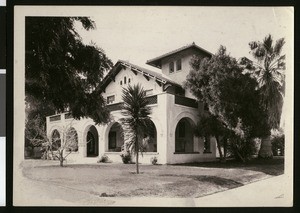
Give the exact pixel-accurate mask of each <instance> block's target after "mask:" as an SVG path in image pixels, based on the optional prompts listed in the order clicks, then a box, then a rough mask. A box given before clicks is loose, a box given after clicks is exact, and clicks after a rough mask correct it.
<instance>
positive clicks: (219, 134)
mask: <svg viewBox="0 0 300 213" xmlns="http://www.w3.org/2000/svg"><path fill="white" fill-rule="evenodd" d="M228 134H229V131H228V129H226V128H225V127H224V125H223V124H222V123H221V122H220V120H218V118H217V117H216V116H214V115H207V116H203V117H201V118H200V121H199V122H198V123H197V126H196V128H195V135H196V136H198V137H205V138H210V137H215V138H216V142H217V148H218V152H219V155H220V161H221V162H226V152H225V150H226V148H225V147H226V146H224V153H223V152H222V149H221V138H222V139H224V140H227V139H226V138H227V137H226V135H228ZM224 136H225V137H224ZM223 137H224V138H223ZM224 140H223V141H224Z"/></svg>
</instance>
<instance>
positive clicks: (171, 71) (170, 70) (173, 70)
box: [169, 61, 175, 74]
mask: <svg viewBox="0 0 300 213" xmlns="http://www.w3.org/2000/svg"><path fill="white" fill-rule="evenodd" d="M174 72H175V67H174V61H171V62H170V63H169V73H170V74H172V73H174Z"/></svg>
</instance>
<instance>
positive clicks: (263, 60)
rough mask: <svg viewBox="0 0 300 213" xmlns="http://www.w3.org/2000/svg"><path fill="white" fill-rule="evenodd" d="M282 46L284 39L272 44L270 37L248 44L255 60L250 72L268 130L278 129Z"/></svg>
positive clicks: (281, 99)
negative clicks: (265, 114) (255, 84)
mask: <svg viewBox="0 0 300 213" xmlns="http://www.w3.org/2000/svg"><path fill="white" fill-rule="evenodd" d="M284 44H285V41H284V38H281V39H278V40H277V41H276V42H275V44H274V42H273V38H272V36H271V35H267V36H266V37H265V38H264V40H263V42H260V41H252V42H250V43H249V47H250V50H251V51H250V53H251V54H252V56H253V57H254V59H256V62H255V63H254V64H253V68H254V69H252V70H251V71H252V73H253V75H254V76H255V78H256V79H257V81H258V84H259V88H260V93H261V102H260V104H261V105H262V107H263V108H264V110H265V111H266V112H267V114H268V120H267V121H268V124H269V127H270V128H278V127H279V124H280V117H281V112H282V105H283V96H284V80H285V75H284V70H285V55H281V51H282V49H283V46H284Z"/></svg>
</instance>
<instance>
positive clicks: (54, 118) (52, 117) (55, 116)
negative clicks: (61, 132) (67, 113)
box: [50, 115, 61, 122]
mask: <svg viewBox="0 0 300 213" xmlns="http://www.w3.org/2000/svg"><path fill="white" fill-rule="evenodd" d="M59 120H61V115H54V116H51V117H50V122H52V121H59Z"/></svg>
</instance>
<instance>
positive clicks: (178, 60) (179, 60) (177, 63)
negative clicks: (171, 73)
mask: <svg viewBox="0 0 300 213" xmlns="http://www.w3.org/2000/svg"><path fill="white" fill-rule="evenodd" d="M179 62H180V63H179ZM178 65H180V69H178ZM181 70H182V61H181V58H179V59H177V60H176V71H181Z"/></svg>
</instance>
